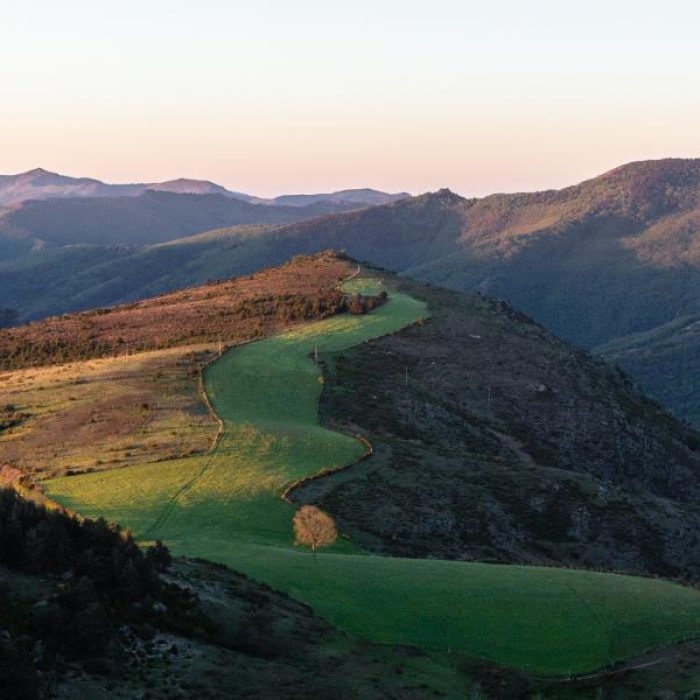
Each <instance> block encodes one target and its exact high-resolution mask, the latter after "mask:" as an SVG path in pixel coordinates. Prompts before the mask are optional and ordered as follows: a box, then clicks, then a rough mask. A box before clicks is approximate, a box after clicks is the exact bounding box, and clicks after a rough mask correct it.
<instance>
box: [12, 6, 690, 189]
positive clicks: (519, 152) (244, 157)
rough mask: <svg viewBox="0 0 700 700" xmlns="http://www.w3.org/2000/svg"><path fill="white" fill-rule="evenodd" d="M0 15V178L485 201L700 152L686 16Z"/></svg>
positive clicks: (483, 9)
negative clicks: (434, 194)
mask: <svg viewBox="0 0 700 700" xmlns="http://www.w3.org/2000/svg"><path fill="white" fill-rule="evenodd" d="M3 15H4V16H3V22H2V25H1V26H0V58H2V59H3V63H4V65H6V66H11V69H9V70H7V71H6V76H5V77H4V81H3V109H2V116H1V117H0V124H1V125H2V129H1V130H0V134H1V135H0V147H1V148H0V153H2V156H1V157H0V172H2V173H8V174H10V173H19V172H23V171H26V170H30V169H33V168H36V167H43V168H46V169H47V170H51V171H54V172H60V173H62V174H67V175H71V176H88V177H94V178H98V179H100V180H103V181H106V182H115V183H118V182H153V181H164V180H171V179H175V178H178V177H186V178H193V179H204V180H211V181H213V182H216V183H218V184H221V185H224V186H225V187H227V188H229V189H231V190H238V191H242V192H247V193H250V194H254V195H258V196H274V195H279V194H284V193H291V192H295V193H303V192H318V191H331V190H339V189H347V188H356V187H372V188H375V189H380V190H384V191H390V192H397V191H403V190H405V191H408V192H411V193H412V194H416V193H419V192H425V191H431V190H436V189H439V188H441V187H449V188H450V189H452V190H454V191H456V192H459V193H460V194H463V195H465V196H481V195H485V194H490V193H493V192H513V191H532V190H542V189H549V188H560V187H565V186H567V185H570V184H573V183H576V182H580V181H582V180H585V179H588V178H590V177H594V176H595V175H598V174H600V173H602V172H605V171H607V170H610V169H612V168H614V167H617V166H619V165H622V164H623V163H626V162H629V161H636V160H646V159H657V158H664V157H698V156H700V134H698V132H697V128H696V125H697V123H698V122H700V100H698V99H697V95H698V94H699V92H700V74H699V73H698V71H693V70H688V68H689V67H690V66H692V65H695V64H697V49H696V48H695V37H694V33H695V27H697V26H698V21H699V20H700V7H698V6H696V5H694V4H691V3H689V2H678V1H673V0H672V1H671V2H668V3H666V4H665V5H664V9H663V12H660V11H659V9H658V5H657V4H655V3H651V2H647V3H644V2H641V3H640V2H634V3H633V2H627V1H626V0H625V1H622V2H617V3H615V4H614V6H611V5H610V4H609V3H603V2H599V1H594V2H591V3H587V4H586V5H585V6H581V7H572V6H569V5H567V6H562V5H561V4H558V3H555V2H551V1H549V0H547V1H544V0H543V1H540V2H535V3H528V4H527V5H525V4H522V3H517V2H512V1H508V2H501V3H498V4H497V5H496V4H494V3H487V2H481V1H478V2H471V3H463V2H456V1H453V0H444V1H443V2H441V3H436V4H433V5H431V6H430V7H427V6H425V4H424V3H422V2H411V1H407V2H394V1H393V0H384V1H383V2H381V1H380V2H373V3H370V2H357V3H354V4H353V5H352V6H345V5H344V6H342V7H333V6H329V5H328V3H321V2H318V1H316V0H314V1H311V0H306V1H302V2H300V3H296V4H294V5H293V6H292V5H290V4H287V3H282V2H259V3H257V4H256V5H255V7H253V6H251V5H249V4H243V3H236V2H234V3H229V2H223V1H222V0H205V1H204V2H201V3H198V4H197V5H196V6H195V5H192V4H190V3H187V2H184V1H179V2H165V1H164V0H153V1H152V2H150V3H148V4H147V5H144V4H142V3H136V2H135V1H134V0H126V1H125V2H122V3H120V4H119V5H118V6H109V7H105V6H99V4H96V3H89V2H87V0H69V1H68V2H65V3H61V4H60V5H56V4H52V3H49V2H46V1H38V0H35V1H34V2H31V3H27V4H25V5H23V6H21V7H20V6H18V5H16V6H14V7H8V8H5V10H4V13H3Z"/></svg>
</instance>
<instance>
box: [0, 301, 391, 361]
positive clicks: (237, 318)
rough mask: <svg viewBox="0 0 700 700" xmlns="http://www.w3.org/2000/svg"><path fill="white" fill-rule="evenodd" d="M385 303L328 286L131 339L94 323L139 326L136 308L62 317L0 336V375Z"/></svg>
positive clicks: (192, 318) (234, 306)
mask: <svg viewBox="0 0 700 700" xmlns="http://www.w3.org/2000/svg"><path fill="white" fill-rule="evenodd" d="M183 301H184V302H187V299H184V300H183ZM384 301H386V296H384V297H371V296H366V295H362V294H354V295H348V294H344V293H342V292H341V291H340V290H338V289H336V288H328V287H324V288H320V289H318V290H317V291H316V292H315V293H313V294H265V295H259V296H255V297H253V298H248V299H244V300H243V301H239V302H236V301H235V300H234V301H233V302H232V303H230V304H228V305H227V306H225V307H222V308H213V309H208V308H202V309H201V311H199V312H198V313H194V314H193V313H190V314H187V313H183V314H182V316H180V317H179V318H173V323H172V324H171V325H169V326H167V327H163V325H162V323H161V324H160V325H159V327H152V328H149V327H148V326H147V325H145V324H144V327H143V329H142V331H143V332H142V333H141V334H139V335H134V334H133V332H132V333H131V335H133V336H134V337H125V336H126V335H127V332H126V331H125V332H124V333H123V334H119V333H118V332H117V331H115V329H114V328H113V327H110V326H107V327H106V329H105V327H104V326H103V325H101V324H100V323H99V319H100V317H103V316H105V315H109V314H117V313H120V314H123V313H124V312H129V311H132V310H133V312H134V317H135V318H136V319H137V322H138V315H139V314H140V313H142V310H141V308H140V305H138V304H133V305H130V306H126V307H123V306H122V307H115V308H113V309H102V310H99V311H96V312H90V313H82V314H75V315H66V316H64V317H61V318H57V319H48V320H46V321H40V322H35V323H32V324H29V325H27V326H21V327H18V328H14V329H9V330H7V331H6V332H5V333H3V334H2V335H0V370H15V369H23V368H26V367H39V366H44V365H51V364H61V363H65V362H76V361H83V360H89V359H93V358H98V357H109V356H114V355H120V354H124V353H126V352H143V351H146V350H157V349H162V348H169V347H174V346H177V345H181V344H183V343H188V344H189V343H207V342H216V341H220V340H224V341H227V340H229V339H231V338H232V337H236V335H237V334H240V333H241V332H243V333H246V332H247V333H248V335H249V336H250V337H258V336H261V335H265V334H266V332H267V331H268V330H272V329H275V328H277V327H279V326H280V325H282V326H284V325H290V324H294V323H298V322H301V321H310V320H315V319H323V318H327V317H329V316H333V315H335V314H339V313H343V312H346V311H348V312H350V313H353V314H364V313H367V312H368V311H371V310H372V309H374V308H376V307H377V306H379V305H380V304H382V303H383V302H384ZM149 312H150V313H152V312H153V310H151V309H149ZM141 323H143V321H141ZM246 329H247V330H246Z"/></svg>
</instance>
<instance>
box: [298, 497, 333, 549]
mask: <svg viewBox="0 0 700 700" xmlns="http://www.w3.org/2000/svg"><path fill="white" fill-rule="evenodd" d="M337 538H338V531H337V530H336V529H335V522H334V521H333V518H331V516H330V515H328V513H324V512H323V511H322V510H321V509H320V508H317V507H316V506H302V507H301V508H299V510H298V511H297V512H296V513H295V514H294V544H304V545H306V546H307V547H311V551H312V552H314V554H315V553H316V549H317V548H318V547H327V546H328V545H329V544H333V543H334V542H335V541H336V539H337Z"/></svg>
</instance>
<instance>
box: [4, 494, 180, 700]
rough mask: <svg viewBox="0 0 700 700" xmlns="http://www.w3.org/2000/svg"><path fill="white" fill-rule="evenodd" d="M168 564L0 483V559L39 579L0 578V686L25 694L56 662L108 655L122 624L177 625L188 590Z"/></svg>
mask: <svg viewBox="0 0 700 700" xmlns="http://www.w3.org/2000/svg"><path fill="white" fill-rule="evenodd" d="M169 563H170V554H169V552H168V550H167V548H165V547H164V546H163V545H161V544H160V543H158V544H156V546H154V547H151V548H150V549H148V550H147V551H146V552H144V551H142V550H141V549H140V548H139V547H138V546H137V545H136V543H135V542H134V540H133V539H132V538H131V536H130V535H129V534H128V533H125V532H121V531H120V530H119V529H118V528H111V527H109V526H108V525H107V524H106V523H105V522H104V521H103V520H95V521H93V520H78V519H76V518H73V517H70V516H68V515H66V514H64V513H62V512H60V511H52V510H47V509H46V508H45V507H43V506H41V505H37V504H36V503H34V502H32V501H28V500H25V499H23V498H21V497H20V496H19V495H18V494H17V493H15V492H14V491H12V490H10V489H0V566H1V567H3V568H4V569H5V570H6V571H7V570H9V571H13V572H16V573H18V574H29V575H36V576H41V577H42V578H41V579H36V581H37V583H30V584H29V587H26V584H24V583H21V582H22V581H27V580H28V579H26V578H24V579H22V578H20V579H17V581H19V583H18V582H17V581H15V582H14V584H13V579H12V577H9V578H6V577H3V578H6V581H5V582H3V583H2V584H0V688H3V690H5V691H6V692H8V693H9V695H8V697H15V696H16V697H23V696H26V697H33V695H31V693H30V691H32V689H34V690H35V691H36V693H37V694H38V688H39V686H40V685H41V683H40V680H41V679H42V678H44V677H45V676H46V674H50V673H52V672H55V671H56V669H57V668H58V667H60V665H61V663H62V662H66V661H71V660H72V661H78V662H85V661H86V660H90V659H94V660H97V661H99V660H104V659H105V658H107V657H108V656H111V657H113V656H114V655H115V653H116V651H115V650H116V649H117V648H118V647H119V629H120V628H121V627H122V626H124V625H125V624H126V625H131V626H133V627H134V628H135V629H137V630H139V629H141V630H143V629H144V628H147V627H148V625H149V623H154V624H155V623H157V624H159V625H161V626H162V625H163V624H165V625H166V626H170V627H174V628H182V627H183V625H185V626H186V625H187V624H188V623H187V619H188V617H191V616H192V612H191V603H190V601H189V598H188V594H186V593H185V592H183V591H181V590H180V589H176V588H174V587H171V586H167V585H165V584H164V583H163V581H162V580H161V578H160V577H159V573H160V572H161V571H163V570H164V569H165V568H167V567H168V565H169ZM29 580H30V581H33V580H35V579H34V576H32V578H31V579H29ZM38 581H43V583H38ZM37 597H38V598H39V599H38V600H37ZM13 692H16V695H13V694H12V693H13ZM23 693H24V695H23Z"/></svg>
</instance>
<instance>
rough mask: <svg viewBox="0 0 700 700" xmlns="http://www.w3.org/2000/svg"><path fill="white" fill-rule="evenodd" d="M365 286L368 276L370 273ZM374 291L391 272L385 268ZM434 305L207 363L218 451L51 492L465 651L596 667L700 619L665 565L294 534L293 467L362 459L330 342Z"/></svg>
mask: <svg viewBox="0 0 700 700" xmlns="http://www.w3.org/2000/svg"><path fill="white" fill-rule="evenodd" d="M352 284H353V287H354V289H358V290H359V289H367V285H368V284H370V283H368V281H367V280H359V281H356V282H354V283H352ZM371 284H372V286H373V291H376V290H377V288H378V286H379V284H380V283H378V282H376V281H372V282H371ZM426 315H427V309H426V308H425V305H424V304H423V303H421V302H419V301H417V300H415V299H412V298H410V297H408V296H406V295H403V294H399V293H395V292H394V293H392V294H391V299H390V301H389V303H388V304H386V305H384V306H382V307H380V308H379V309H377V310H375V311H374V312H372V313H371V314H369V315H366V316H350V315H347V314H346V315H342V316H337V317H333V318H331V319H327V320H324V321H321V322H315V323H311V324H308V325H307V326H304V327H303V328H300V329H297V330H294V331H292V332H289V333H285V334H282V335H279V336H276V337H274V338H269V339H266V340H263V341H259V342H256V343H252V344H249V345H245V346H241V347H237V348H234V349H232V350H231V351H229V352H227V353H225V354H224V356H223V357H222V358H221V359H220V360H218V361H217V362H216V363H214V364H213V365H211V366H210V367H209V369H208V370H207V372H206V375H205V381H206V387H207V391H208V393H209V396H210V399H211V402H212V405H213V407H214V408H215V410H216V411H217V413H218V415H219V416H220V417H221V418H222V420H223V421H224V426H225V429H224V433H223V436H222V438H221V440H220V441H219V444H218V446H217V448H216V449H215V450H214V451H213V452H212V453H210V454H209V455H206V456H202V457H192V458H187V459H182V460H172V461H167V462H162V463H156V464H148V465H142V466H137V467H129V468H125V469H120V470H117V471H112V472H102V473H95V474H89V475H82V476H79V477H78V476H74V477H69V478H63V479H57V480H54V481H51V482H47V484H46V487H47V491H48V493H49V495H50V496H51V497H53V498H55V499H56V500H58V501H60V502H62V503H64V504H65V505H67V506H69V507H71V508H73V509H75V510H77V511H79V512H81V513H82V514H83V515H86V516H103V517H105V518H107V519H108V520H112V521H115V522H119V523H121V524H122V526H124V527H128V528H130V529H131V530H132V531H133V532H134V533H135V534H136V535H137V536H138V537H139V538H140V539H142V540H146V541H147V540H153V539H156V538H159V539H162V540H164V541H165V542H166V543H167V544H168V545H169V546H170V547H171V548H172V550H173V551H174V552H175V553H178V554H184V555H189V556H200V557H205V558H207V559H211V560H214V561H219V562H222V563H225V564H228V565H230V566H232V567H233V568H235V569H237V570H240V571H243V572H245V573H247V574H248V575H250V576H252V577H254V578H256V579H258V580H261V581H263V582H265V583H267V584H269V585H271V586H274V587H275V588H278V589H280V590H284V591H286V592H288V593H290V594H291V595H292V596H294V597H295V598H297V599H299V600H301V601H303V602H305V603H308V604H309V605H311V606H312V607H313V608H314V610H316V611H317V612H318V613H319V614H320V615H321V616H323V617H325V618H326V619H327V620H329V621H330V622H332V623H334V624H336V625H338V626H339V627H341V628H343V629H346V630H348V631H351V632H354V633H357V634H359V635H361V636H364V637H367V638H370V639H373V640H376V641H380V642H391V643H407V644H415V645H418V646H421V647H423V648H425V649H428V650H436V651H441V652H446V651H450V650H452V651H454V652H460V653H466V654H469V655H472V656H477V657H484V658H488V659H491V660H493V661H496V662H498V663H501V664H504V665H508V666H515V667H518V668H522V669H526V670H529V671H532V672H536V673H541V674H552V675H557V674H566V673H575V672H584V671H589V670H592V669H595V668H598V667H600V666H603V665H605V664H607V663H609V662H611V661H614V660H620V659H623V658H628V657H630V656H634V655H635V654H638V653H641V652H643V651H645V650H647V649H649V648H652V647H657V646H662V645H664V644H669V643H672V642H674V641H677V640H679V639H682V638H685V637H688V636H692V635H695V634H696V633H697V632H698V631H700V594H698V593H697V592H696V591H694V590H692V589H689V588H684V587H681V586H678V585H675V584H671V583H668V582H664V581H657V580H653V579H644V578H636V577H628V576H616V575H605V574H597V573H592V572H581V571H567V570H561V569H547V568H537V567H520V566H494V565H487V564H477V563H462V562H451V561H440V560H418V559H399V558H388V557H379V556H373V555H367V554H363V553H361V552H358V551H356V550H355V548H354V547H353V546H352V544H351V543H349V542H347V541H345V540H341V541H340V543H339V544H338V545H336V546H335V547H334V548H333V549H332V550H331V551H328V552H323V553H321V554H318V555H316V556H313V555H311V554H309V553H307V552H305V551H300V550H298V549H295V548H294V547H293V545H292V530H291V517H292V513H293V509H292V507H291V506H290V505H289V504H287V503H286V502H284V501H283V500H281V498H280V495H281V494H282V492H283V491H284V489H285V487H286V486H288V485H289V484H290V483H291V482H293V481H294V480H296V479H298V478H301V477H304V476H309V475H313V474H316V473H318V472H319V471H320V470H322V469H332V468H337V467H341V466H344V465H346V464H350V463H352V462H354V461H355V460H357V459H358V457H360V456H361V455H362V454H363V451H364V448H363V447H362V445H361V444H360V443H359V442H358V441H357V440H356V439H354V438H353V437H351V436H346V435H341V434H339V433H336V432H333V431H330V430H327V429H325V428H323V427H322V426H320V425H319V423H318V415H317V408H318V398H319V395H320V392H321V389H322V384H321V376H320V373H319V371H318V369H317V368H316V366H315V364H314V362H313V355H314V352H315V350H316V349H317V350H318V352H319V353H332V352H333V351H338V350H343V349H345V348H348V347H351V346H353V345H356V344H358V343H361V342H363V341H365V340H368V339H371V338H375V337H378V336H381V335H384V334H387V333H391V332H394V331H396V330H399V329H401V328H403V327H405V326H406V325H408V324H410V323H413V322H415V321H416V320H418V319H420V318H421V317H424V316H426Z"/></svg>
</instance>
